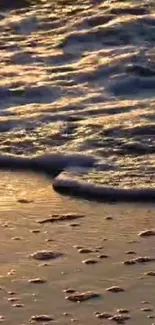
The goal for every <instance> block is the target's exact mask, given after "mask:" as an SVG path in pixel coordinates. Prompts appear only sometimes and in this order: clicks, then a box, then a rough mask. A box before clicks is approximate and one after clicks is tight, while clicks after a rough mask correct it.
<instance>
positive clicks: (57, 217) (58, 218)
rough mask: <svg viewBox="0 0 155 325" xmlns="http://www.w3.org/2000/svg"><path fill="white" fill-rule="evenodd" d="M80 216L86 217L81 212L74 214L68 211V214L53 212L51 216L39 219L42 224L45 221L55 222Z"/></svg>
mask: <svg viewBox="0 0 155 325" xmlns="http://www.w3.org/2000/svg"><path fill="white" fill-rule="evenodd" d="M79 218H84V215H80V214H73V213H67V214H53V215H51V216H50V217H49V218H46V219H42V220H39V221H37V222H38V223H40V224H44V223H48V222H50V223H53V222H59V221H71V220H75V219H79Z"/></svg>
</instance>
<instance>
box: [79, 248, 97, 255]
mask: <svg viewBox="0 0 155 325" xmlns="http://www.w3.org/2000/svg"><path fill="white" fill-rule="evenodd" d="M92 252H94V250H93V249H90V248H80V249H78V253H80V254H88V253H92Z"/></svg>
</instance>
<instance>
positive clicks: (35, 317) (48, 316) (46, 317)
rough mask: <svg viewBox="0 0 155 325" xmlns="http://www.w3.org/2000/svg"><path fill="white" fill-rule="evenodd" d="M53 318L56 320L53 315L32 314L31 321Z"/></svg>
mask: <svg viewBox="0 0 155 325" xmlns="http://www.w3.org/2000/svg"><path fill="white" fill-rule="evenodd" d="M51 320H54V318H53V316H51V315H35V316H31V318H30V322H32V321H36V322H50V321H51Z"/></svg>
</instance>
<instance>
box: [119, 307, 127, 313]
mask: <svg viewBox="0 0 155 325" xmlns="http://www.w3.org/2000/svg"><path fill="white" fill-rule="evenodd" d="M117 313H119V314H128V313H129V310H128V309H125V308H120V309H117Z"/></svg>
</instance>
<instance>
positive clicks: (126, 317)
mask: <svg viewBox="0 0 155 325" xmlns="http://www.w3.org/2000/svg"><path fill="white" fill-rule="evenodd" d="M130 318H131V316H129V315H121V314H118V315H114V316H112V317H111V318H109V320H113V321H115V322H116V323H118V324H124V322H125V321H126V320H129V319H130Z"/></svg>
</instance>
